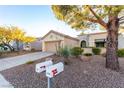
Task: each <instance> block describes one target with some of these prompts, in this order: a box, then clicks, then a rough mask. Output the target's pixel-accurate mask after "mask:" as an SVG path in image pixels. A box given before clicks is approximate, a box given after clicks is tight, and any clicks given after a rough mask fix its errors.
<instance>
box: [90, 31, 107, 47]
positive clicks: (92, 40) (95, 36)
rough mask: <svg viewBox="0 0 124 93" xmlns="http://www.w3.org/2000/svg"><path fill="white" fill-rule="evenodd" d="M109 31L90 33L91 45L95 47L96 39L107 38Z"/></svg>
mask: <svg viewBox="0 0 124 93" xmlns="http://www.w3.org/2000/svg"><path fill="white" fill-rule="evenodd" d="M106 37H107V33H103V34H96V35H95V34H93V35H92V34H91V35H89V47H95V39H106Z"/></svg>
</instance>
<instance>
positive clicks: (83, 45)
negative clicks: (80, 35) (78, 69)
mask: <svg viewBox="0 0 124 93" xmlns="http://www.w3.org/2000/svg"><path fill="white" fill-rule="evenodd" d="M81 47H82V48H85V47H86V41H84V40H83V41H81Z"/></svg>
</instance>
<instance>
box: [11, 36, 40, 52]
mask: <svg viewBox="0 0 124 93" xmlns="http://www.w3.org/2000/svg"><path fill="white" fill-rule="evenodd" d="M11 45H12V46H13V47H14V49H15V50H17V44H16V42H12V44H11ZM31 49H33V50H42V39H41V38H37V39H36V41H34V42H31V43H23V42H19V50H31Z"/></svg>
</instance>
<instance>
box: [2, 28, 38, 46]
mask: <svg viewBox="0 0 124 93" xmlns="http://www.w3.org/2000/svg"><path fill="white" fill-rule="evenodd" d="M16 40H17V41H21V42H33V41H35V40H36V39H35V37H31V36H26V33H25V32H24V31H23V30H22V29H20V28H18V27H16V26H1V27H0V43H6V44H9V43H10V42H11V41H16Z"/></svg>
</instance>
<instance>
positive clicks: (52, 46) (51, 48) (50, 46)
mask: <svg viewBox="0 0 124 93" xmlns="http://www.w3.org/2000/svg"><path fill="white" fill-rule="evenodd" d="M59 47H60V41H49V42H45V50H46V51H48V52H57V50H58V48H59Z"/></svg>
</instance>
